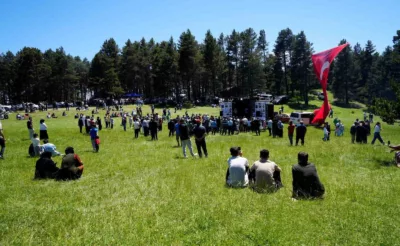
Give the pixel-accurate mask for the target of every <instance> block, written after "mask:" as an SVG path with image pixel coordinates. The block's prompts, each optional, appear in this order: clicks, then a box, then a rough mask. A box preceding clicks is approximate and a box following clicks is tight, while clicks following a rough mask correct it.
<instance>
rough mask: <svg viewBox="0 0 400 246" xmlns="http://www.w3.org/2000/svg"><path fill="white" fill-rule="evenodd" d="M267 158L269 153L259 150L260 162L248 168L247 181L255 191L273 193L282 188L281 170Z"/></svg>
mask: <svg viewBox="0 0 400 246" xmlns="http://www.w3.org/2000/svg"><path fill="white" fill-rule="evenodd" d="M268 158H269V151H268V150H266V149H263V150H261V151H260V160H259V161H256V162H254V164H253V166H252V167H251V168H250V174H249V179H250V182H251V183H252V186H253V188H254V190H255V191H258V192H273V191H276V190H277V189H279V188H280V187H282V182H281V175H280V174H281V169H280V168H279V167H278V165H276V164H275V162H272V161H270V160H268Z"/></svg>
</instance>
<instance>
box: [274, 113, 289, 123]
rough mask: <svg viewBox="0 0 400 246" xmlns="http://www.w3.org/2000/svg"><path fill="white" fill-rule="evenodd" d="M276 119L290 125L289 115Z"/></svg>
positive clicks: (281, 115)
mask: <svg viewBox="0 0 400 246" xmlns="http://www.w3.org/2000/svg"><path fill="white" fill-rule="evenodd" d="M276 117H277V118H278V120H280V121H282V123H288V122H289V121H290V116H289V115H288V114H278V115H277V116H276Z"/></svg>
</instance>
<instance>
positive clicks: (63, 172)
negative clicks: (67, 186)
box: [56, 147, 84, 180]
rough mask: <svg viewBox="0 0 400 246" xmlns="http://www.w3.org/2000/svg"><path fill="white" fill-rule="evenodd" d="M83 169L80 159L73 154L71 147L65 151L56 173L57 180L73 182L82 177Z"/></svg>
mask: <svg viewBox="0 0 400 246" xmlns="http://www.w3.org/2000/svg"><path fill="white" fill-rule="evenodd" d="M83 169H84V165H83V162H82V161H81V159H80V157H79V156H78V155H77V154H75V151H74V148H73V147H67V148H66V149H65V156H64V157H63V159H62V163H61V168H60V170H59V171H58V173H57V177H56V179H57V180H74V179H79V178H80V177H81V176H82V173H83Z"/></svg>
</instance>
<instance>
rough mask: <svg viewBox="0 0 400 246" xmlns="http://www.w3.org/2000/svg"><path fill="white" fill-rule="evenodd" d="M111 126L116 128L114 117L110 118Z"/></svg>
mask: <svg viewBox="0 0 400 246" xmlns="http://www.w3.org/2000/svg"><path fill="white" fill-rule="evenodd" d="M110 127H111V129H113V128H114V118H112V117H111V118H110Z"/></svg>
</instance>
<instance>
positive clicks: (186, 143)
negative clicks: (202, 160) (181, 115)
mask: <svg viewBox="0 0 400 246" xmlns="http://www.w3.org/2000/svg"><path fill="white" fill-rule="evenodd" d="M180 122H181V123H180V124H179V134H180V138H181V144H182V152H183V157H184V158H187V156H186V147H188V149H189V151H190V154H191V155H192V156H193V157H195V154H194V153H193V149H192V142H191V141H190V134H189V127H188V126H187V124H186V123H185V121H184V120H183V119H181V121H180Z"/></svg>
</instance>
